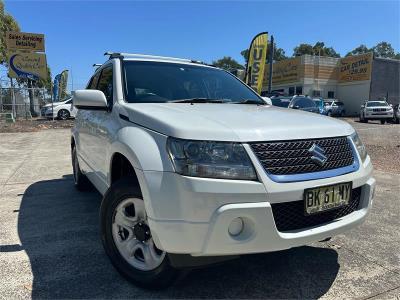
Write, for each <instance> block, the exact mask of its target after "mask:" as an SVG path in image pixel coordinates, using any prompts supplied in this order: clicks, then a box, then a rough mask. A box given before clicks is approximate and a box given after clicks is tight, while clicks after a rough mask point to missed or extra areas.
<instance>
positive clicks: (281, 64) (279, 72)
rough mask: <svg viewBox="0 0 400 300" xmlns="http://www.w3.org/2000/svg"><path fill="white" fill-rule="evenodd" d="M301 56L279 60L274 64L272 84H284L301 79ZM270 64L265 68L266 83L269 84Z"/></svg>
mask: <svg viewBox="0 0 400 300" xmlns="http://www.w3.org/2000/svg"><path fill="white" fill-rule="evenodd" d="M300 64H301V57H295V58H290V59H285V60H282V61H277V62H275V63H274V64H273V69H272V84H274V85H278V84H284V83H292V82H297V81H299V72H300ZM268 79H269V65H268V64H267V66H266V68H265V76H264V85H267V86H268Z"/></svg>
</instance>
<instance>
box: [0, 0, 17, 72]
mask: <svg viewBox="0 0 400 300" xmlns="http://www.w3.org/2000/svg"><path fill="white" fill-rule="evenodd" d="M7 31H20V29H19V25H18V22H17V21H16V20H15V19H14V17H13V16H11V15H10V14H8V13H6V12H5V10H4V2H3V1H2V0H0V64H4V62H5V61H6V60H7V59H6V41H5V37H6V32H7Z"/></svg>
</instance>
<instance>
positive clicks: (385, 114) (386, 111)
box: [360, 100, 394, 124]
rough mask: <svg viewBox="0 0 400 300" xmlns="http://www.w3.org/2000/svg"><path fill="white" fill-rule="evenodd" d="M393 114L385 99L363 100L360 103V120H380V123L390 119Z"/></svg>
mask: <svg viewBox="0 0 400 300" xmlns="http://www.w3.org/2000/svg"><path fill="white" fill-rule="evenodd" d="M393 116H394V112H393V107H392V106H391V105H390V104H388V103H387V102H386V101H379V100H377V101H375V100H369V101H365V103H364V104H363V105H361V110H360V122H365V123H366V122H368V120H380V121H381V124H385V122H386V121H388V120H392V119H393Z"/></svg>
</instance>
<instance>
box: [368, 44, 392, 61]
mask: <svg viewBox="0 0 400 300" xmlns="http://www.w3.org/2000/svg"><path fill="white" fill-rule="evenodd" d="M372 51H373V52H374V55H375V56H376V57H383V58H395V56H396V54H395V53H394V49H393V47H392V45H391V44H390V43H387V42H380V43H378V44H377V45H376V46H375V47H372Z"/></svg>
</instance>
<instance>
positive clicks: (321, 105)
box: [313, 98, 327, 115]
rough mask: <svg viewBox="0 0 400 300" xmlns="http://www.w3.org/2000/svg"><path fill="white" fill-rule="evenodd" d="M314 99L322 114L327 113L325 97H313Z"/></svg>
mask: <svg viewBox="0 0 400 300" xmlns="http://www.w3.org/2000/svg"><path fill="white" fill-rule="evenodd" d="M313 101H314V102H315V105H316V106H317V107H318V109H319V113H320V114H321V115H327V111H326V109H325V105H324V99H322V98H313Z"/></svg>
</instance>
